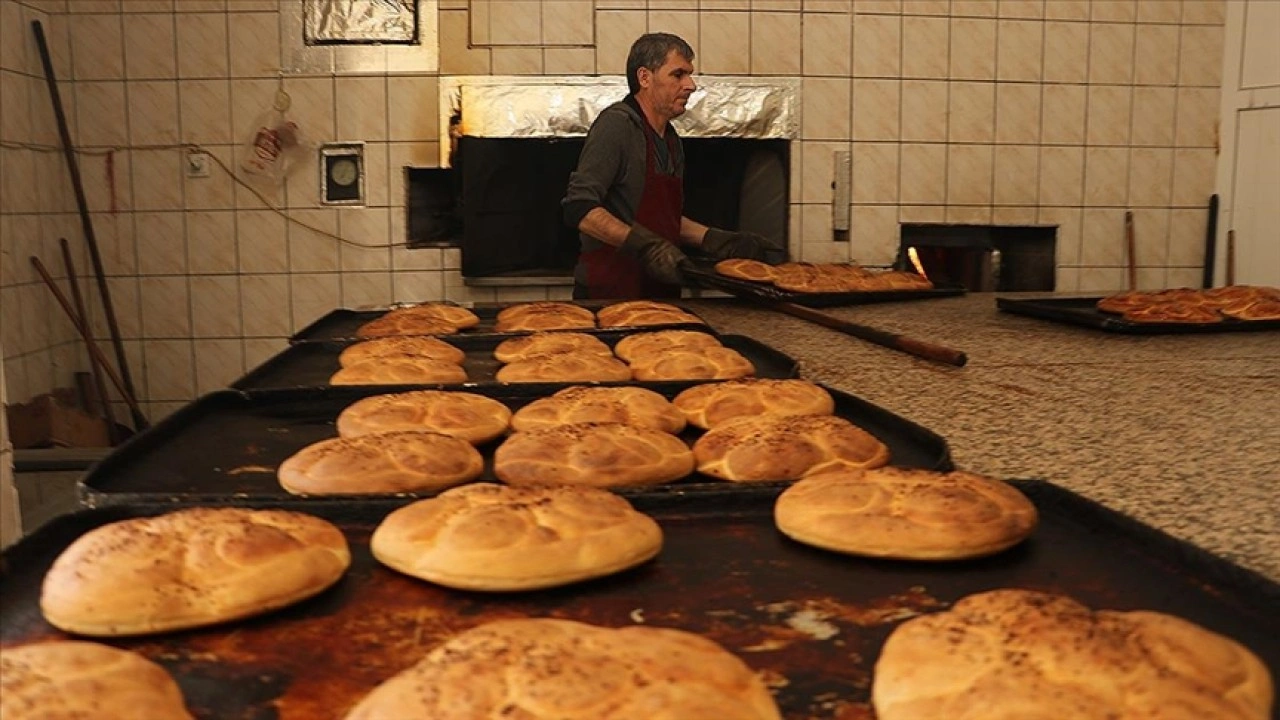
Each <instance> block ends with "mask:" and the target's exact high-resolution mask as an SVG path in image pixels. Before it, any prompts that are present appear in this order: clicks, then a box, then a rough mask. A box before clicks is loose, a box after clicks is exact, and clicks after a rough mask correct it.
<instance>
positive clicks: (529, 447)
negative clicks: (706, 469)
mask: <svg viewBox="0 0 1280 720" xmlns="http://www.w3.org/2000/svg"><path fill="white" fill-rule="evenodd" d="M493 472H494V474H495V475H497V476H498V479H499V480H501V481H503V482H505V483H508V484H510V485H590V486H592V487H639V486H645V485H660V484H662V483H667V482H671V481H672V480H679V479H680V478H683V477H685V476H686V475H689V474H690V473H692V472H693V453H692V452H691V451H690V450H689V447H688V446H687V445H685V444H684V442H683V441H681V440H680V439H679V438H677V437H676V436H674V435H671V434H670V433H664V432H661V431H659V430H652V429H649V428H643V427H636V426H635V425H623V424H622V423H578V424H576V425H557V426H555V427H550V428H546V429H543V430H530V431H529V432H518V433H515V434H514V435H511V436H510V437H508V438H507V439H506V440H505V441H503V443H502V444H501V445H499V446H498V449H497V451H495V452H494V455H493Z"/></svg>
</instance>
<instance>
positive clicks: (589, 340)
mask: <svg viewBox="0 0 1280 720" xmlns="http://www.w3.org/2000/svg"><path fill="white" fill-rule="evenodd" d="M562 352H567V353H577V354H582V355H604V356H606V357H613V351H612V350H610V349H609V346H608V345H605V344H604V341H602V340H601V339H600V338H598V337H596V336H595V335H588V334H587V333H581V332H538V333H534V334H532V335H523V336H521V337H514V338H509V339H507V340H503V341H502V342H500V343H498V347H496V348H494V349H493V357H494V358H495V359H497V361H498V362H501V363H510V362H516V361H517V360H527V359H529V358H531V357H534V356H535V355H554V354H556V353H562Z"/></svg>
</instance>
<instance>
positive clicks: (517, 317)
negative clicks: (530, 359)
mask: <svg viewBox="0 0 1280 720" xmlns="http://www.w3.org/2000/svg"><path fill="white" fill-rule="evenodd" d="M595 326H596V316H595V313H593V312H591V311H590V310H588V309H587V308H584V307H582V306H581V305H574V304H573V303H566V302H531V303H520V304H519V305H512V306H510V307H505V308H503V309H502V310H500V311H498V316H497V318H496V319H495V322H494V329H495V330H497V331H498V332H521V331H525V332H537V331H546V330H590V329H592V328H594V327H595Z"/></svg>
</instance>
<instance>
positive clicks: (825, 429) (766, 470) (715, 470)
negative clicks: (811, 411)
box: [693, 415, 889, 482]
mask: <svg viewBox="0 0 1280 720" xmlns="http://www.w3.org/2000/svg"><path fill="white" fill-rule="evenodd" d="M693 454H694V458H695V459H696V460H697V463H698V471H699V472H701V473H705V474H707V475H710V476H712V477H717V478H720V479H722V480H731V481H733V482H762V481H768V480H798V479H800V478H802V477H805V476H808V475H817V474H819V473H824V472H832V471H836V470H858V469H867V468H876V467H880V466H882V465H885V464H887V463H888V462H889V448H888V447H886V446H885V444H884V443H882V442H880V441H879V440H877V439H876V438H875V436H874V435H872V434H871V433H869V432H867V431H866V430H863V429H862V428H860V427H858V426H856V425H854V424H853V423H851V422H849V421H848V420H845V419H844V418H840V417H836V416H834V415H783V416H774V415H761V416H759V417H742V418H735V419H733V420H729V421H727V422H723V423H720V424H719V425H716V426H715V427H713V428H711V429H710V430H708V431H707V432H706V434H705V435H703V436H702V437H700V438H698V440H697V441H696V442H695V443H694V444H693Z"/></svg>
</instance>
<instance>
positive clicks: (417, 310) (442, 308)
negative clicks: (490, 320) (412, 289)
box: [396, 302, 480, 330]
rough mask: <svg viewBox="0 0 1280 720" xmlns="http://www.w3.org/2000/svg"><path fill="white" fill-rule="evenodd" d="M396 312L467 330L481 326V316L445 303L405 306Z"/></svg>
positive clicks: (459, 306)
mask: <svg viewBox="0 0 1280 720" xmlns="http://www.w3.org/2000/svg"><path fill="white" fill-rule="evenodd" d="M396 312H408V313H413V314H414V315H421V316H423V317H433V318H439V319H441V320H443V321H445V322H447V323H449V324H450V325H452V326H454V327H456V328H458V329H459V330H465V329H466V328H469V327H475V326H476V325H479V324H480V316H479V315H476V314H475V313H473V312H471V311H470V310H468V309H467V308H464V307H462V306H461V305H454V304H452V303H444V302H428V303H420V304H418V305H404V306H401V307H399V308H396Z"/></svg>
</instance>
